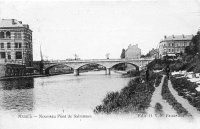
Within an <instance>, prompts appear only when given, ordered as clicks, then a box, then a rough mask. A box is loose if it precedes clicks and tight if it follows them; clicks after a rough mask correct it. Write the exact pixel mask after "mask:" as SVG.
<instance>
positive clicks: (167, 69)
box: [166, 65, 170, 79]
mask: <svg viewBox="0 0 200 129" xmlns="http://www.w3.org/2000/svg"><path fill="white" fill-rule="evenodd" d="M166 74H167V78H168V79H169V76H170V67H169V65H167V67H166Z"/></svg>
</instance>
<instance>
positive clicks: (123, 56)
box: [120, 48, 125, 59]
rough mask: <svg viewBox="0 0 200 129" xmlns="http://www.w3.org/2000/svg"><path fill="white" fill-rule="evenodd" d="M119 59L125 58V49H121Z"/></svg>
mask: <svg viewBox="0 0 200 129" xmlns="http://www.w3.org/2000/svg"><path fill="white" fill-rule="evenodd" d="M120 57H121V59H124V58H125V49H124V48H123V49H122V53H121V56H120Z"/></svg>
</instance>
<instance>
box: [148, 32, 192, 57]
mask: <svg viewBox="0 0 200 129" xmlns="http://www.w3.org/2000/svg"><path fill="white" fill-rule="evenodd" d="M193 37H194V35H184V34H182V35H171V36H164V38H163V39H162V40H161V41H160V42H159V45H158V48H156V49H154V48H153V49H152V50H150V51H149V53H148V54H147V56H149V57H152V58H161V59H162V58H163V57H165V56H169V57H173V58H177V57H179V56H181V55H182V54H183V53H185V48H186V47H187V46H190V45H191V40H192V38H193Z"/></svg>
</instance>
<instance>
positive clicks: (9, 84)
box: [0, 78, 34, 90]
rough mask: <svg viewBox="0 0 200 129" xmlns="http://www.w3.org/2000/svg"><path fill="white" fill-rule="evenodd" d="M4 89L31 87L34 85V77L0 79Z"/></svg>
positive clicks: (0, 85)
mask: <svg viewBox="0 0 200 129" xmlns="http://www.w3.org/2000/svg"><path fill="white" fill-rule="evenodd" d="M0 87H2V88H3V90H13V89H30V88H33V87H34V81H33V78H18V79H8V80H2V81H0Z"/></svg>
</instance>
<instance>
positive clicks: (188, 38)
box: [161, 34, 194, 42]
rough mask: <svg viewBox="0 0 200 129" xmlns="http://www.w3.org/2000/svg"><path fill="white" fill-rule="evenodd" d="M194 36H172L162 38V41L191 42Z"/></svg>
mask: <svg viewBox="0 0 200 129" xmlns="http://www.w3.org/2000/svg"><path fill="white" fill-rule="evenodd" d="M193 37H194V35H184V34H183V35H172V36H164V40H162V41H167V40H192V38H193ZM162 41H161V42H162Z"/></svg>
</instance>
